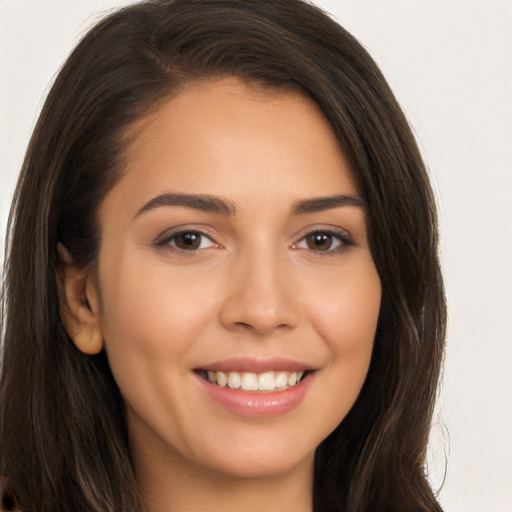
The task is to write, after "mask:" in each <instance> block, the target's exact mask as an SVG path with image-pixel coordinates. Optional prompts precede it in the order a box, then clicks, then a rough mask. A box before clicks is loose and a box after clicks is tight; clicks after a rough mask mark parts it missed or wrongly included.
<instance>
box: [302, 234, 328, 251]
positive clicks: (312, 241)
mask: <svg viewBox="0 0 512 512" xmlns="http://www.w3.org/2000/svg"><path fill="white" fill-rule="evenodd" d="M307 245H308V248H309V249H313V250H314V251H327V250H328V249H330V248H331V245H332V235H329V234H327V233H313V234H312V235H309V236H308V237H307Z"/></svg>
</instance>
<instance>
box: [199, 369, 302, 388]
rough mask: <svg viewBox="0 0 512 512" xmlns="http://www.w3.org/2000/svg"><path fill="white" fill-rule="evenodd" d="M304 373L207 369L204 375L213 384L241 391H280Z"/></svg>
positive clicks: (292, 383)
mask: <svg viewBox="0 0 512 512" xmlns="http://www.w3.org/2000/svg"><path fill="white" fill-rule="evenodd" d="M303 375H304V372H303V371H300V372H273V371H268V372H264V373H259V374H256V373H253V372H243V373H240V372H222V371H217V372H213V371H207V372H204V376H205V377H206V378H207V379H208V380H209V381H210V382H211V383H213V384H217V385H218V386H221V387H225V386H228V387H229V388H231V389H242V390H243V391H280V390H284V389H288V388H289V387H291V386H295V385H296V384H297V383H299V382H300V380H301V379H302V377H303Z"/></svg>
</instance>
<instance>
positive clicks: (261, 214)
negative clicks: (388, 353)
mask: <svg viewBox="0 0 512 512" xmlns="http://www.w3.org/2000/svg"><path fill="white" fill-rule="evenodd" d="M132 133H133V140H132V141H131V143H130V146H129V148H128V154H127V166H126V169H125V172H124V174H123V176H122V178H121V179H120V181H119V182H118V183H117V184H116V185H115V186H114V188H113V189H112V190H111V191H110V192H109V194H108V195H107V197H106V198H105V200H104V203H103V205H102V207H101V210H100V225H101V233H102V243H101V248H100V255H99V263H98V266H97V268H96V269H94V270H93V271H89V272H80V271H73V270H71V269H68V271H67V273H66V276H65V282H66V286H65V297H66V299H65V300H66V301H67V304H68V306H69V307H68V308H67V311H68V313H66V319H67V320H66V324H67V328H68V331H69V332H70V334H71V335H72V337H73V339H74V341H75V343H76V345H77V346H78V347H79V348H80V349H81V350H83V351H84V352H86V353H90V354H94V353H97V352H99V351H100V350H102V349H105V350H106V351H107V354H108V358H109V361H110V364H111V367H112V371H113V374H114V377H115V379H116V381H117V383H118V385H119V388H120V390H121V393H122V395H123V397H124V400H125V402H126V406H127V421H128V431H129V436H130V443H131V451H132V457H133V461H134V467H135V473H136V478H137V481H138V484H139V486H140V489H141V493H142V495H143V497H144V499H145V502H146V506H147V509H148V510H149V511H150V512H163V511H165V512H168V511H173V512H178V511H181V512H185V511H194V512H199V511H204V512H215V511H217V510H218V511H221V510H222V511H223V512H230V511H232V512H234V511H237V512H238V511H240V510H244V511H254V512H257V511H265V512H272V511H276V512H277V511H279V512H283V511H291V510H293V511H296V512H301V511H304V512H306V511H311V510H312V481H313V458H314V452H315V449H316V447H317V446H318V445H319V444H320V443H321V441H322V440H323V439H325V437H326V436H327V435H328V434H329V433H330V432H332V431H333V430H334V429H335V428H336V426H337V425H338V424H339V423H340V421H341V420H342V419H343V418H344V417H345V415H346V414H347V412H348V411H349V409H350V408H351V406H352V405H353V403H354V401H355V400H356V398H357V395H358V393H359V391H360V389H361V386H362V384H363V382H364V379H365V376H366V373H367V371H368V366H369V362H370V357H371V353H372V348H373V340H374V335H375V329H376V325H377V319H378V314H379V308H380V298H381V287H380V280H379V276H378V274H377V271H376V269H375V266H374V263H373V260H372V257H371V254H370V250H369V246H368V240H367V226H366V218H365V211H364V203H363V202H362V201H361V199H360V197H359V194H358V191H357V188H356V186H355V182H354V179H353V177H352V173H351V170H350V168H349V166H348V164H347V162H346V159H345V158H344V155H343V153H342V152H341V151H340V149H339V147H338V144H337V141H336V139H335V137H334V134H333V133H332V131H331V129H330V127H329V125H328V123H327V122H326V121H325V119H324V118H323V117H322V115H321V114H320V113H319V111H318V109H317V108H316V107H315V105H314V104H313V103H312V102H311V101H310V100H308V99H307V98H305V97H303V96H301V95H299V94H298V93H293V92H283V91H268V90H262V89H258V88H256V87H252V86H248V85H246V84H244V83H242V82H240V81H239V80H236V79H234V78H229V79H228V78H225V79H222V80H218V81H215V82H207V83H203V84H200V85H195V86H191V87H189V88H188V89H186V90H185V91H184V92H182V93H180V94H179V95H178V96H176V97H175V98H173V99H171V100H169V101H168V102H167V103H165V104H163V105H162V106H161V107H160V108H159V109H158V110H157V111H156V112H154V113H152V114H151V115H149V116H147V117H146V118H144V119H142V120H141V121H140V122H139V123H138V124H137V125H136V126H134V127H133V132H132ZM156 198H158V199H156ZM205 198H206V199H205ZM212 198H213V199H212ZM319 198H324V199H325V198H328V199H327V200H321V201H318V199H319ZM61 250H64V249H61ZM84 291H85V294H86V296H87V300H88V303H89V305H90V308H88V307H86V306H85V305H84V304H83V302H82V303H81V302H80V300H78V297H80V296H81V295H82V294H83V292H84ZM301 369H302V370H303V371H304V372H305V373H304V374H303V375H302V376H301V375H300V371H302V370H301ZM207 371H210V374H211V375H210V376H209V377H208V374H207ZM219 372H221V373H224V374H225V375H226V376H230V375H231V374H237V375H231V376H230V378H232V379H234V380H233V382H235V384H233V382H231V384H224V383H223V382H222V375H220V373H219ZM264 373H265V374H267V376H266V377H265V378H267V377H268V378H269V379H270V380H271V382H274V381H273V380H272V379H275V381H276V382H278V381H279V379H281V380H282V379H284V378H285V377H283V375H286V378H289V379H291V380H290V382H292V384H289V383H287V384H282V387H280V388H278V386H277V384H275V388H274V389H262V390H260V391H247V390H243V389H242V390H237V391H234V392H232V391H233V390H229V389H228V388H229V386H230V385H233V386H235V387H236V385H237V384H236V380H237V378H239V377H240V376H243V375H244V374H248V375H249V376H248V377H247V379H249V380H250V378H253V376H255V377H254V378H256V379H260V377H261V375H262V374H264ZM294 373H295V374H296V377H297V378H300V379H301V380H300V382H299V384H295V383H294V382H293V380H294V376H293V374H294ZM280 374H281V375H280ZM212 375H213V377H212ZM208 379H210V380H208ZM211 379H213V382H212V380H211ZM215 379H219V380H218V381H217V380H215ZM247 382H248V381H247ZM261 382H263V380H262V381H261ZM261 382H260V380H258V385H261V386H263V384H261ZM283 382H284V381H283ZM266 385H267V381H266V380H265V386H266ZM270 386H272V384H271V385H270ZM256 394H257V395H258V396H256V397H255V399H254V400H253V399H252V398H250V397H254V396H255V395H256ZM262 396H263V398H262ZM233 397H234V398H233ZM248 397H249V398H248ZM272 397H276V398H275V400H274V399H273V398H272Z"/></svg>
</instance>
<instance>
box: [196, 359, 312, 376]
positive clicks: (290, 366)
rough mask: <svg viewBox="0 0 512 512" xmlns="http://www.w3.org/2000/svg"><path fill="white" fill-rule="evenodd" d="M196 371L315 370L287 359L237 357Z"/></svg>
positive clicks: (299, 362) (213, 363)
mask: <svg viewBox="0 0 512 512" xmlns="http://www.w3.org/2000/svg"><path fill="white" fill-rule="evenodd" d="M196 369H197V370H209V371H212V372H218V371H221V372H229V371H233V372H254V373H263V372H266V371H276V372H279V371H281V372H300V371H303V370H313V369H314V368H312V367H311V366H310V365H308V364H307V363H304V362H302V361H296V360H293V359H288V358H285V357H271V358H266V357H262V358H255V357H251V358H247V357H235V358H232V359H223V360H222V361H215V362H212V363H207V364H205V365H204V366H201V367H197V368H196Z"/></svg>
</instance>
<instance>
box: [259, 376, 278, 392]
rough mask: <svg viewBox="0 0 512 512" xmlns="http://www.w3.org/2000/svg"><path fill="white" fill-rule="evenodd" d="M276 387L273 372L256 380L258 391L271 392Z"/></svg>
mask: <svg viewBox="0 0 512 512" xmlns="http://www.w3.org/2000/svg"><path fill="white" fill-rule="evenodd" d="M275 387H276V379H275V377H274V372H265V373H262V374H261V375H260V377H259V379H258V389H259V390H260V391H271V390H272V389H275Z"/></svg>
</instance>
